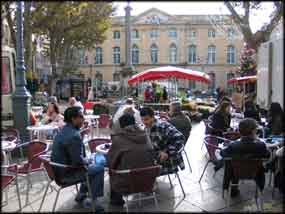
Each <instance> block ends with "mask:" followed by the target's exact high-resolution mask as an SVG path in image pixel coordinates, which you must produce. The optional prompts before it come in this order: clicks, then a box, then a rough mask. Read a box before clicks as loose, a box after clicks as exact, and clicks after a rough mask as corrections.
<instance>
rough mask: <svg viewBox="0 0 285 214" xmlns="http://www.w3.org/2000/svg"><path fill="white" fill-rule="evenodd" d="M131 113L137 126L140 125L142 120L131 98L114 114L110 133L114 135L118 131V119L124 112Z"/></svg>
mask: <svg viewBox="0 0 285 214" xmlns="http://www.w3.org/2000/svg"><path fill="white" fill-rule="evenodd" d="M130 110H131V111H132V112H133V114H134V117H135V122H136V124H137V125H138V126H139V125H141V124H142V119H141V116H140V112H139V111H138V110H137V109H136V108H135V104H134V100H133V98H128V99H127V100H126V103H125V104H124V105H123V106H121V107H120V108H119V109H118V110H117V111H116V113H115V114H114V117H113V119H112V126H111V129H112V132H113V133H115V132H117V131H118V130H119V129H120V125H119V118H120V117H121V116H122V115H123V114H124V113H125V112H126V111H130Z"/></svg>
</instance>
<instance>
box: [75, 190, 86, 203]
mask: <svg viewBox="0 0 285 214" xmlns="http://www.w3.org/2000/svg"><path fill="white" fill-rule="evenodd" d="M86 197H87V195H86V194H85V193H80V192H79V193H78V194H77V195H76V197H75V199H74V200H75V201H76V202H77V203H81V202H82V201H83V200H84V199H85V198H86Z"/></svg>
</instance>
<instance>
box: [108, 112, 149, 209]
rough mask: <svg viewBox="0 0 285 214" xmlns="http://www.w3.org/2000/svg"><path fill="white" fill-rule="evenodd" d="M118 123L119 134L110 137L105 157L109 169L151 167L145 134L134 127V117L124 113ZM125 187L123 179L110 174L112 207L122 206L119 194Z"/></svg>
mask: <svg viewBox="0 0 285 214" xmlns="http://www.w3.org/2000/svg"><path fill="white" fill-rule="evenodd" d="M119 123H120V126H121V129H120V132H117V133H116V134H113V135H111V139H112V146H111V148H110V150H109V152H108V155H107V163H108V166H109V168H110V169H115V170H123V169H134V168H142V167H147V166H153V165H154V158H153V154H152V152H151V150H152V149H151V148H150V146H149V145H148V144H147V136H146V133H145V132H144V131H143V130H141V129H140V128H139V127H138V126H137V125H136V123H135V118H134V116H133V115H132V114H129V113H125V114H123V115H122V116H121V117H120V118H119ZM126 185H127V184H126V180H124V178H123V177H121V176H118V177H115V176H114V175H112V174H110V187H111V204H112V205H123V204H124V201H123V198H122V194H121V193H123V192H124V191H125V190H126Z"/></svg>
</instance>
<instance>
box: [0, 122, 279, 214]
mask: <svg viewBox="0 0 285 214" xmlns="http://www.w3.org/2000/svg"><path fill="white" fill-rule="evenodd" d="M204 130H205V126H204V124H203V122H200V123H198V124H194V125H193V129H192V132H191V136H190V138H189V140H188V143H187V144H186V147H185V149H186V152H187V154H188V157H189V159H190V163H191V167H192V173H191V172H190V170H189V168H188V165H187V164H186V169H185V170H184V171H181V172H179V174H180V178H181V180H182V183H183V187H184V190H185V192H186V197H185V198H183V194H182V191H181V188H180V186H179V183H178V179H177V178H175V177H174V176H172V179H173V185H174V187H173V188H170V185H169V181H168V178H167V177H160V178H159V179H158V188H157V189H156V194H157V199H158V207H155V204H154V202H153V201H152V199H150V200H145V201H142V203H141V206H139V203H132V204H130V207H129V211H134V212H147V211H159V212H232V211H234V212H250V211H258V210H257V206H256V204H255V200H254V192H255V184H254V183H252V182H251V181H244V182H242V183H241V184H240V191H241V194H240V196H238V197H237V198H233V199H231V202H230V206H229V207H226V199H223V197H222V178H223V169H221V170H219V171H218V172H217V173H216V175H215V177H213V174H214V170H213V166H211V165H210V164H209V166H208V168H207V170H206V172H205V174H204V177H203V179H202V181H201V183H199V182H198V180H199V177H200V175H201V173H202V169H203V167H204V165H205V163H206V161H207V157H206V150H205V147H203V148H202V149H201V145H202V140H203V136H204ZM185 161H186V160H185ZM185 163H186V162H185ZM267 176H268V175H267ZM31 177H32V178H31V179H32V182H33V185H32V189H31V191H30V203H28V204H26V205H25V204H24V203H25V193H26V192H25V191H26V180H25V179H24V178H20V180H19V183H20V195H21V201H22V204H23V205H24V206H23V209H22V212H37V211H38V209H39V206H40V202H41V199H42V197H43V194H44V189H45V186H46V184H47V178H46V177H45V176H44V174H43V173H41V172H39V173H34V174H32V176H31ZM268 180H269V179H268V177H267V183H266V187H265V190H264V196H263V200H264V211H265V212H282V211H283V204H282V202H283V200H282V195H281V194H280V193H279V191H278V190H276V191H275V195H274V198H272V187H271V186H269V185H268ZM104 189H105V195H104V197H102V198H100V199H99V202H101V204H102V205H103V206H104V208H105V210H106V211H108V212H125V211H126V210H125V208H120V207H114V206H111V205H110V204H109V178H108V176H105V187H104ZM75 194H76V189H75V187H68V188H65V189H63V190H62V191H61V193H60V196H59V199H58V203H57V206H56V211H63V212H88V211H90V210H88V209H84V208H82V206H81V205H79V204H77V203H76V202H75V201H74V198H75ZM225 195H226V194H225ZM55 196H56V191H54V190H53V191H50V190H49V191H48V193H47V197H46V200H45V202H44V205H43V208H42V211H43V212H51V211H52V207H53V203H54V200H55ZM4 199H5V194H4V193H3V192H2V204H4V202H3V200H4ZM17 210H18V201H17V197H16V190H15V187H10V188H9V191H8V204H7V205H4V206H2V212H15V211H17Z"/></svg>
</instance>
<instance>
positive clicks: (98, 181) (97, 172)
mask: <svg viewBox="0 0 285 214" xmlns="http://www.w3.org/2000/svg"><path fill="white" fill-rule="evenodd" d="M88 175H89V181H90V186H91V190H92V197H93V200H94V199H96V198H97V197H102V196H103V195H104V166H101V165H99V166H98V165H95V164H90V165H89V166H88ZM84 180H85V179H84ZM87 191H88V188H87V183H86V182H82V183H81V186H80V190H79V192H80V193H82V194H84V193H87Z"/></svg>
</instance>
